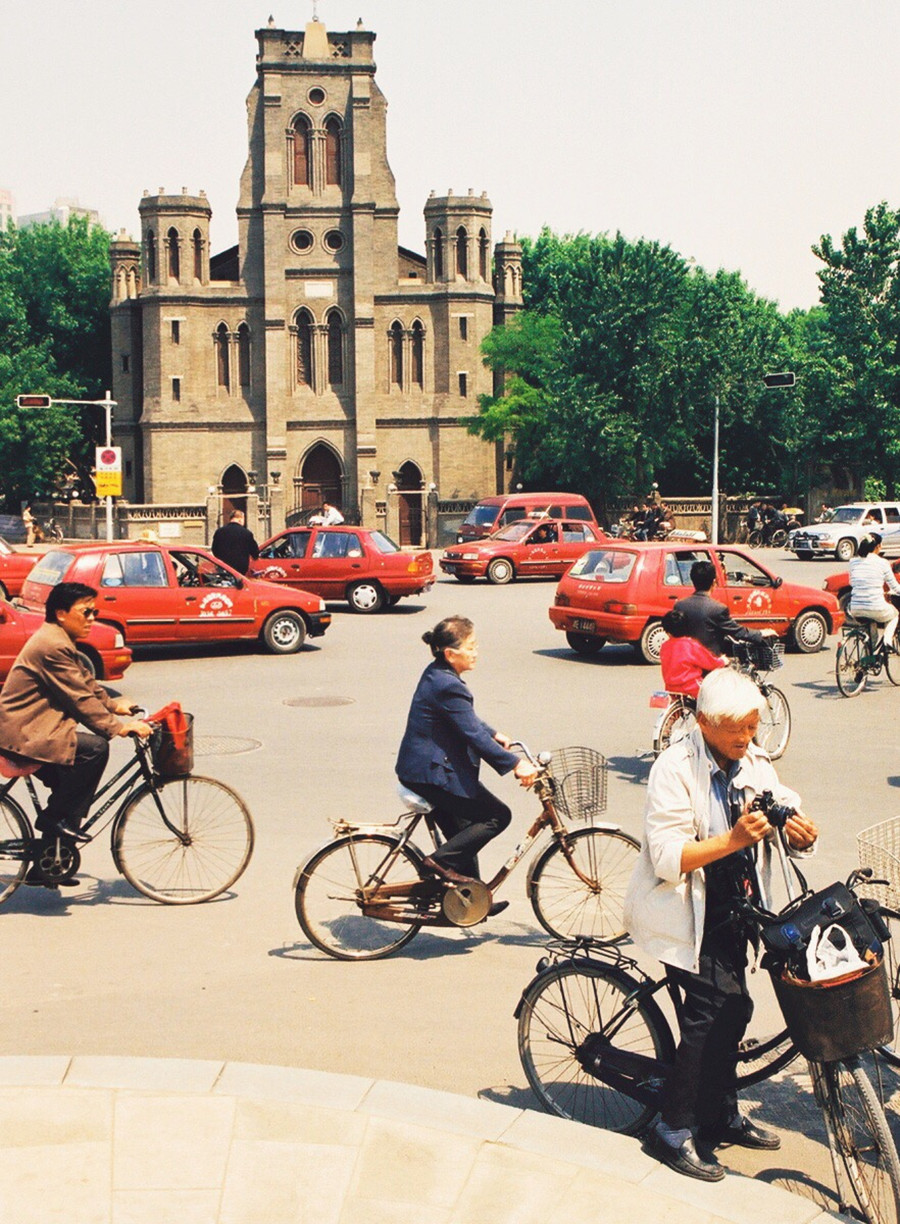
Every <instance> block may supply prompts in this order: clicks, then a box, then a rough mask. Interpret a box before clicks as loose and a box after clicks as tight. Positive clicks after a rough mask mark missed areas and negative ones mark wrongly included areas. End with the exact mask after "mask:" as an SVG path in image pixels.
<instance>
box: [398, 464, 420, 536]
mask: <svg viewBox="0 0 900 1224" xmlns="http://www.w3.org/2000/svg"><path fill="white" fill-rule="evenodd" d="M395 479H396V482H397V508H398V510H399V530H400V541H399V542H400V545H401V547H402V546H404V545H406V546H410V545H411V546H412V547H418V546H420V545H421V544H422V543H423V540H422V527H423V525H424V515H423V513H422V499H423V498H424V496H425V494H424V492H423V488H424V484H425V482H424V481H423V479H422V469H421V468H420V467H419V465H418V464H417V463H413V461H412V460H411V459H408V460H407V461H406V463H404V464H403V466H402V467H401V468H400V470H399V471H398V472H397V473H396V474H395Z"/></svg>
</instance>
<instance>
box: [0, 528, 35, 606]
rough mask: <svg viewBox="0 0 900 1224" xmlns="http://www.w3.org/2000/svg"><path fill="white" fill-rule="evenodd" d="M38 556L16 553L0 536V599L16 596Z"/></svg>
mask: <svg viewBox="0 0 900 1224" xmlns="http://www.w3.org/2000/svg"><path fill="white" fill-rule="evenodd" d="M40 555H41V554H40V553H36V552H16V550H15V549H14V548H10V546H9V545H8V544H7V542H6V540H4V539H3V537H2V536H0V599H12V597H13V595H18V593H19V592H20V591H21V589H22V583H23V582H24V581H25V578H26V576H27V574H28V573H29V571H30V570H31V568H32V566H33V565H34V563H35V561H37V559H38V558H39V557H40Z"/></svg>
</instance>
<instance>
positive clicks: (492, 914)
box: [487, 901, 509, 918]
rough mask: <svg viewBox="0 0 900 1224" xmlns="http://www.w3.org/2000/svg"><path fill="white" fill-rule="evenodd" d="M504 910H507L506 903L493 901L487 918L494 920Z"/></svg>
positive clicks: (507, 905) (507, 904) (507, 903)
mask: <svg viewBox="0 0 900 1224" xmlns="http://www.w3.org/2000/svg"><path fill="white" fill-rule="evenodd" d="M505 909H509V902H508V901H495V902H494V904H493V905H492V906H491V908H490V909H489V910H488V912H487V916H488V918H496V917H497V915H498V914H502V913H503V911H504V910H505Z"/></svg>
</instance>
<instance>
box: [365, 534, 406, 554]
mask: <svg viewBox="0 0 900 1224" xmlns="http://www.w3.org/2000/svg"><path fill="white" fill-rule="evenodd" d="M369 539H370V540H371V541H372V543H373V544H374V545H375V547H376V548H377V549H378V551H379V552H380V553H395V552H399V551H400V549H399V547H398V545H396V544H395V543H394V541H393V540H392V539H391V538H390V537H389V536H386V535H385V534H384V532H383V531H372V532H370V533H369Z"/></svg>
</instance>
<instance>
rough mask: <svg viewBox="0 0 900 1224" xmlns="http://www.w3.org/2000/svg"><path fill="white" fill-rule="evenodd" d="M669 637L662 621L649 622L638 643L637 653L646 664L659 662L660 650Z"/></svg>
mask: <svg viewBox="0 0 900 1224" xmlns="http://www.w3.org/2000/svg"><path fill="white" fill-rule="evenodd" d="M668 636H669V635H668V634H667V633H666V631H665V629H663V627H662V624H661V622H660V621H658V620H652V621H647V624H646V625H645V626H644V632H643V633H642V634H641V639H640V641H639V642H638V643H637V652H638V654H639V655H640V656H641V658H642V659H643V660H644V662H645V663H658V662H659V651H660V648H661V646H662V644H663V642H664V641H665V640H666V638H667V637H668Z"/></svg>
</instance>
